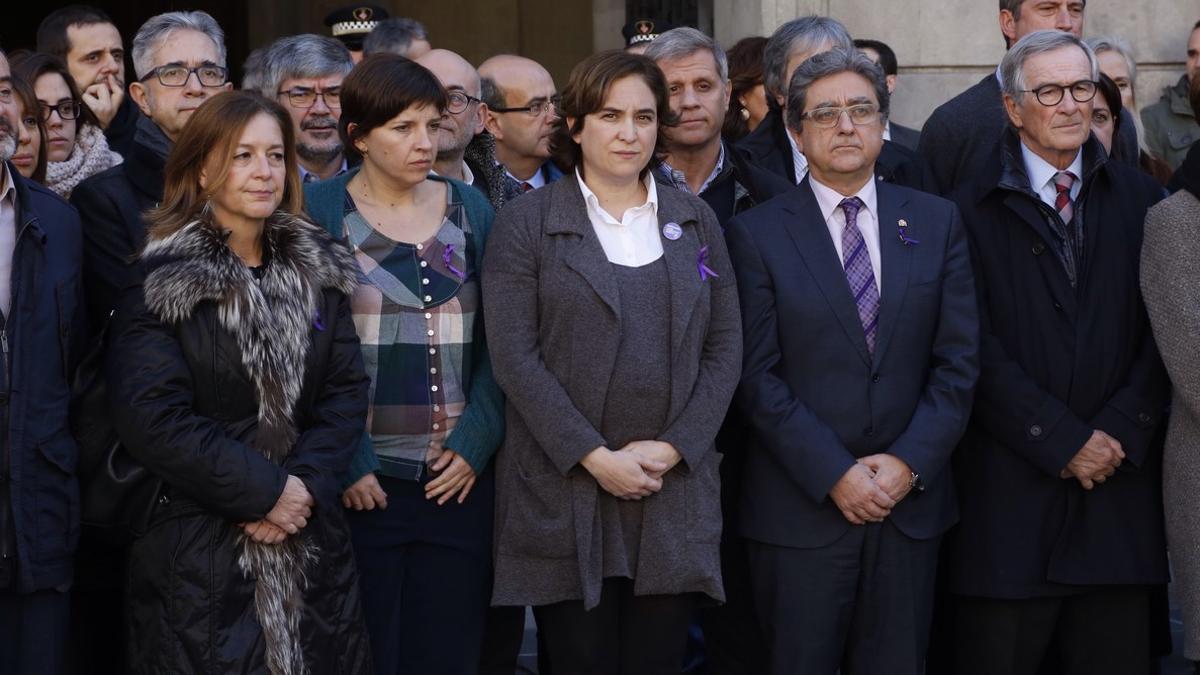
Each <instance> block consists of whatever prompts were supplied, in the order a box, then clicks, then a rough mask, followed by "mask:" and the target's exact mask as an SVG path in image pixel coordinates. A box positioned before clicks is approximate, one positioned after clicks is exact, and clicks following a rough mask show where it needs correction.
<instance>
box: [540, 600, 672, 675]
mask: <svg viewBox="0 0 1200 675" xmlns="http://www.w3.org/2000/svg"><path fill="white" fill-rule="evenodd" d="M695 606H696V598H695V596H693V595H643V596H636V595H634V594H633V580H631V579H616V578H609V579H605V580H604V585H603V587H602V588H601V591H600V604H599V605H598V606H596V607H594V608H593V609H592V610H590V611H585V610H584V608H583V601H582V600H568V601H566V602H557V603H554V604H552V605H543V606H540V607H534V608H533V615H534V617H535V618H536V619H537V623H538V630H539V631H540V632H541V634H542V636H543V638H544V647H545V649H546V651H547V652H548V655H549V657H550V666H551V668H553V669H554V675H679V669H680V664H681V663H683V652H684V647H685V645H686V644H687V629H688V622H689V621H690V619H691V616H692V611H693V610H694V609H695Z"/></svg>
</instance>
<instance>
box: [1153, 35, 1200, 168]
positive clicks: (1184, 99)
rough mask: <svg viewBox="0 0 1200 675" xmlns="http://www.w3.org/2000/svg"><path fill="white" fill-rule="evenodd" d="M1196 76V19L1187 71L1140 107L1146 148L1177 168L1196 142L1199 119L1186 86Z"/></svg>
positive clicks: (1199, 47)
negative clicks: (1148, 102)
mask: <svg viewBox="0 0 1200 675" xmlns="http://www.w3.org/2000/svg"><path fill="white" fill-rule="evenodd" d="M1197 77H1200V21H1197V22H1196V25H1195V26H1193V27H1192V33H1191V36H1190V37H1189V38H1188V44H1187V72H1186V73H1185V74H1184V75H1183V76H1182V77H1180V78H1179V81H1178V82H1176V83H1175V84H1174V85H1173V86H1170V87H1167V88H1166V89H1164V90H1163V95H1162V98H1161V99H1159V100H1158V102H1157V103H1155V104H1154V105H1150V106H1146V107H1145V108H1144V109H1143V110H1142V125H1143V126H1144V127H1145V128H1146V147H1147V148H1149V150H1150V154H1152V155H1154V156H1155V157H1158V158H1159V159H1161V160H1162V161H1164V162H1166V163H1167V164H1168V165H1169V166H1170V167H1171V168H1172V169H1178V168H1179V165H1180V164H1183V158H1184V157H1186V156H1187V152H1188V148H1190V147H1192V143H1195V142H1196V141H1200V122H1198V121H1197V120H1196V113H1195V112H1193V111H1192V104H1191V102H1190V101H1189V100H1188V88H1189V86H1190V85H1191V83H1193V82H1195V81H1196V78H1197Z"/></svg>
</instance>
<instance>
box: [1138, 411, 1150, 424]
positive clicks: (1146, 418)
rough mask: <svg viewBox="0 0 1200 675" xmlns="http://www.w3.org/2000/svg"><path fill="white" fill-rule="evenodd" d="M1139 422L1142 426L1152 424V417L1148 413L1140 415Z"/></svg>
mask: <svg viewBox="0 0 1200 675" xmlns="http://www.w3.org/2000/svg"><path fill="white" fill-rule="evenodd" d="M1138 421H1139V422H1141V423H1142V424H1150V416H1149V415H1147V414H1146V413H1138Z"/></svg>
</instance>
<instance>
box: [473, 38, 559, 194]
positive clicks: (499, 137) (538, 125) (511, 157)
mask: <svg viewBox="0 0 1200 675" xmlns="http://www.w3.org/2000/svg"><path fill="white" fill-rule="evenodd" d="M479 76H480V78H481V80H482V96H481V97H482V98H483V102H484V103H486V104H487V107H488V112H487V118H486V121H485V126H486V128H487V130H488V133H490V134H491V135H492V137H493V138H495V139H496V160H497V161H498V162H500V164H501V165H503V166H504V169H505V171H507V172H508V180H510V181H512V182H513V183H514V184H515V185H516V186H517V187H518V188H519V190H520V191H522V192H528V191H530V190H533V189H536V188H540V187H542V186H543V185H546V184H547V183H553V182H554V181H556V180H558V179H559V178H561V177H562V171H560V170H559V169H558V167H556V166H554V163H553V162H551V161H550V138H551V136H552V135H553V134H554V127H555V125H556V124H557V123H558V111H557V101H558V94H557V93H556V91H555V89H554V79H553V78H551V77H550V73H549V72H548V71H547V70H546V69H545V68H543V67H542V66H541V64H539V63H538V62H537V61H533V60H531V59H527V58H524V57H521V56H513V55H511V54H501V55H499V56H493V57H492V58H490V59H488V60H487V61H484V62H483V63H481V64H480V65H479Z"/></svg>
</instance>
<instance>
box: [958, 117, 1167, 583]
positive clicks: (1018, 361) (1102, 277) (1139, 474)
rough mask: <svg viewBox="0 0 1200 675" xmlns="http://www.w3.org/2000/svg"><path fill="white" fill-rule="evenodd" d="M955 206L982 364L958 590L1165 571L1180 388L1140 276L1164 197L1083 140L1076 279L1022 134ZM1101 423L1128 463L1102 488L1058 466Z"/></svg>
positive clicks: (962, 463)
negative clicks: (1170, 462)
mask: <svg viewBox="0 0 1200 675" xmlns="http://www.w3.org/2000/svg"><path fill="white" fill-rule="evenodd" d="M992 156H993V157H995V158H996V161H995V163H994V165H993V168H992V169H991V170H990V171H989V172H988V173H987V174H986V175H979V176H978V177H977V178H976V179H975V180H974V181H973V182H971V183H966V184H964V185H963V189H962V190H961V191H959V192H958V193H956V195H955V201H956V202H957V203H958V206H959V208H960V209H961V210H962V214H963V221H964V222H965V223H966V226H967V232H968V235H969V241H970V244H971V259H972V266H973V267H974V269H975V276H976V290H977V292H978V293H979V311H980V317H981V321H982V331H981V334H982V351H981V366H982V370H981V373H980V377H979V384H978V386H977V388H976V398H975V407H974V411H973V414H972V419H971V424H970V427H969V429H968V431H967V435H966V436H965V437H964V438H963V440H962V443H961V445H960V447H959V450H958V451H957V452H956V453H955V454H954V473H955V476H956V478H957V479H958V483H959V490H958V494H959V498H960V515H961V519H960V524H959V526H958V528H957V529H956V530H955V531H954V533H953V535H952V536H951V538H950V540H949V541H948V542H947V544H948V550H947V553H948V557H947V558H946V563H947V567H946V574H947V576H946V578H947V579H948V580H949V582H950V588H951V590H953V591H954V592H956V593H961V594H965V595H972V596H981V597H992V598H1030V597H1047V596H1056V595H1062V594H1066V593H1072V592H1077V591H1078V590H1080V589H1087V588H1089V587H1094V586H1097V585H1109V584H1157V583H1165V582H1166V581H1167V560H1166V545H1165V540H1164V534H1163V514H1162V495H1161V470H1162V468H1161V467H1162V464H1161V459H1162V457H1161V454H1162V436H1161V433H1160V432H1161V429H1162V424H1163V421H1164V417H1165V412H1166V406H1167V400H1168V387H1167V379H1166V372H1165V370H1164V368H1163V365H1162V363H1161V361H1160V360H1159V355H1158V350H1157V348H1156V347H1155V345H1154V340H1153V338H1152V336H1151V333H1150V324H1149V320H1148V318H1147V315H1146V309H1145V306H1144V305H1143V304H1142V296H1141V291H1140V288H1139V284H1138V269H1139V267H1138V265H1139V257H1140V251H1141V245H1142V223H1143V221H1144V219H1145V215H1146V210H1147V209H1148V208H1149V207H1150V206H1151V205H1153V204H1154V203H1155V202H1156V201H1158V200H1159V199H1160V198H1161V196H1162V194H1163V192H1162V189H1161V188H1160V187H1158V185H1157V184H1155V183H1154V181H1153V180H1152V179H1151V178H1150V177H1149V176H1147V175H1145V174H1142V173H1141V172H1139V171H1137V170H1136V169H1133V168H1130V167H1128V166H1126V165H1124V164H1123V163H1121V162H1116V161H1110V160H1108V159H1106V157H1105V156H1104V150H1103V148H1102V147H1101V146H1100V144H1099V142H1098V141H1096V140H1095V139H1094V138H1093V139H1090V140H1089V141H1088V143H1087V144H1086V145H1085V146H1084V157H1083V173H1084V175H1083V176H1082V180H1083V185H1082V188H1081V191H1080V193H1079V198H1078V200H1077V202H1076V207H1075V213H1076V217H1077V218H1079V217H1082V218H1083V232H1084V257H1083V261H1082V264H1080V265H1079V266H1078V269H1079V271H1078V278H1077V281H1076V283H1075V284H1074V285H1073V284H1072V283H1071V282H1070V278H1069V276H1068V274H1067V272H1066V267H1065V265H1064V264H1063V262H1062V260H1060V258H1059V256H1058V255H1057V254H1056V251H1058V250H1059V248H1058V241H1059V239H1058V237H1057V236H1056V235H1055V234H1054V229H1053V228H1054V226H1056V225H1057V224H1058V223H1060V222H1061V220H1060V219H1059V217H1058V214H1057V213H1055V211H1054V209H1052V208H1051V207H1049V206H1047V205H1046V204H1045V203H1043V202H1042V201H1041V200H1040V199H1039V198H1038V197H1037V195H1036V194H1034V193H1033V191H1032V190H1031V189H1030V187H1029V178H1028V176H1027V175H1026V172H1025V166H1024V162H1023V160H1022V158H1021V149H1020V145H1019V141H1018V139H1017V136H1016V133H1015V132H1014V131H1012V130H1011V129H1009V130H1008V131H1006V132H1005V134H1004V137H1003V140H1002V141H1001V142H1000V143H999V144H998V145H997V146H996V147H995V148H994V150H993V152H992ZM1094 429H1100V430H1102V431H1104V432H1106V433H1108V434H1109V435H1111V436H1113V437H1115V438H1116V439H1117V440H1118V441H1120V443H1121V445H1122V446H1123V449H1124V451H1125V453H1126V459H1125V460H1124V462H1123V464H1122V465H1121V467H1120V469H1119V470H1118V471H1117V473H1116V474H1115V475H1114V476H1112V477H1110V478H1109V479H1108V480H1107V481H1105V482H1104V483H1102V484H1099V485H1097V486H1096V488H1095V489H1094V490H1092V491H1085V490H1084V489H1083V488H1082V487H1081V486H1080V485H1079V482H1078V481H1076V480H1075V479H1074V478H1070V479H1063V478H1060V476H1059V472H1060V471H1062V470H1063V468H1064V467H1066V465H1067V463H1068V462H1069V461H1070V460H1071V458H1072V457H1073V456H1074V455H1075V454H1076V453H1077V452H1078V451H1079V449H1080V448H1081V447H1083V445H1084V443H1086V442H1087V440H1088V438H1089V437H1090V436H1091V434H1092V431H1093V430H1094Z"/></svg>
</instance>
